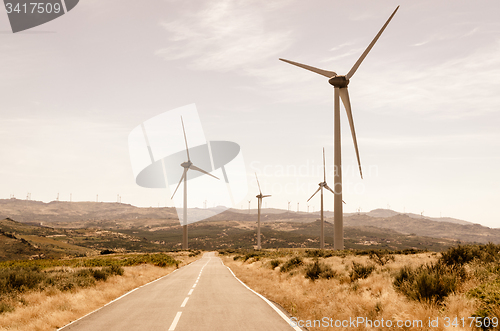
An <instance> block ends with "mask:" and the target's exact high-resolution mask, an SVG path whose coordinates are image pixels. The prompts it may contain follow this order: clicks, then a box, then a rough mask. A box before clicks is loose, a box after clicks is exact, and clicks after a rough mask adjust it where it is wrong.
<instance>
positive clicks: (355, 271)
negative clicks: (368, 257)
mask: <svg viewBox="0 0 500 331" xmlns="http://www.w3.org/2000/svg"><path fill="white" fill-rule="evenodd" d="M374 270H375V266H374V265H371V264H369V265H363V264H361V263H356V262H354V261H353V262H352V270H351V272H350V273H349V277H350V278H351V281H352V282H353V281H355V280H358V279H360V278H362V279H364V278H367V277H368V276H370V274H371V273H372V272H373V271H374Z"/></svg>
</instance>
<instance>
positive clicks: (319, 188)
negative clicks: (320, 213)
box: [307, 186, 321, 202]
mask: <svg viewBox="0 0 500 331" xmlns="http://www.w3.org/2000/svg"><path fill="white" fill-rule="evenodd" d="M319 190H321V186H320V187H318V189H317V190H316V192H314V194H313V195H311V197H310V198H309V199H307V202H309V200H311V199H312V198H313V196H315V195H316V193H318V192H319Z"/></svg>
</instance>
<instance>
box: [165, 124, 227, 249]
mask: <svg viewBox="0 0 500 331" xmlns="http://www.w3.org/2000/svg"><path fill="white" fill-rule="evenodd" d="M181 123H182V132H183V133H184V142H185V143H186V153H187V158H188V160H187V161H186V162H183V163H181V167H183V168H184V172H183V173H182V176H181V180H180V181H179V184H177V187H176V188H175V191H174V194H172V199H173V198H174V195H175V193H176V192H177V189H178V188H179V186H180V185H181V183H182V181H184V206H183V217H182V221H183V223H184V225H182V249H188V228H187V224H188V223H187V172H188V170H189V169H192V170H196V171H199V172H201V173H204V174H205V175H209V176H212V177H213V178H215V179H219V178H217V177H215V176H214V175H212V174H211V173H208V172H206V171H205V170H203V169H200V168H198V167H197V166H195V165H194V164H193V162H191V159H190V158H189V147H188V142H187V138H186V130H185V129H184V121H183V120H182V116H181Z"/></svg>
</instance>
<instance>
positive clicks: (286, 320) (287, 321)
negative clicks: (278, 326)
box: [219, 258, 303, 331]
mask: <svg viewBox="0 0 500 331" xmlns="http://www.w3.org/2000/svg"><path fill="white" fill-rule="evenodd" d="M219 259H220V260H221V261H222V259H221V258H219ZM222 264H223V265H224V266H225V267H226V268H228V269H229V271H230V272H231V274H232V275H233V277H234V278H236V280H237V281H239V282H240V283H241V284H242V285H243V286H245V287H246V288H247V289H249V290H250V291H252V292H253V293H255V294H256V295H257V296H258V297H259V298H261V299H262V300H264V301H265V302H266V303H267V304H268V305H269V306H271V308H273V309H274V311H275V312H277V313H278V315H280V316H281V318H283V319H284V320H285V322H286V324H288V325H290V327H291V328H293V329H294V330H296V331H303V329H302V328H300V327H299V326H298V325H297V326H292V325H291V324H290V318H289V317H288V316H286V315H285V313H284V312H283V311H282V310H281V309H279V308H278V307H276V306H275V305H274V304H273V303H272V302H271V301H270V300H269V299H267V298H266V297H265V296H263V295H262V294H260V293H257V292H255V291H254V290H252V289H251V288H250V287H249V286H248V285H247V284H245V283H243V282H242V281H241V280H240V279H239V278H238V277H236V275H235V274H234V272H233V271H232V270H231V268H229V267H228V266H227V265H225V264H224V262H223V261H222ZM283 309H284V308H283Z"/></svg>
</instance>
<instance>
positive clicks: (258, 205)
mask: <svg viewBox="0 0 500 331" xmlns="http://www.w3.org/2000/svg"><path fill="white" fill-rule="evenodd" d="M255 178H256V179H257V185H258V186H259V195H256V196H255V197H256V198H257V208H258V212H257V214H258V216H257V249H261V248H262V247H261V245H260V206H261V205H262V199H263V198H267V197H270V195H262V191H261V190H260V184H259V178H258V177H257V173H256V174H255Z"/></svg>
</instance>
